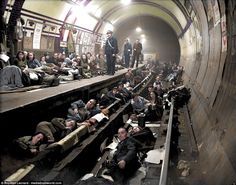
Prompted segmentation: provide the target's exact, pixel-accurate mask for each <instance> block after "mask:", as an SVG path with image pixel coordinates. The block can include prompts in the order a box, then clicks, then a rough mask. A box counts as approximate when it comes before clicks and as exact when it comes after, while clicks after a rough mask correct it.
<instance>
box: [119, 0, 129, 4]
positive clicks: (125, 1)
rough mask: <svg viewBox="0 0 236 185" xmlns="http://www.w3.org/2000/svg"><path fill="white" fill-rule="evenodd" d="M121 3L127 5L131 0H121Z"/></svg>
mask: <svg viewBox="0 0 236 185" xmlns="http://www.w3.org/2000/svg"><path fill="white" fill-rule="evenodd" d="M121 3H122V4H123V5H129V4H130V3H131V0H121Z"/></svg>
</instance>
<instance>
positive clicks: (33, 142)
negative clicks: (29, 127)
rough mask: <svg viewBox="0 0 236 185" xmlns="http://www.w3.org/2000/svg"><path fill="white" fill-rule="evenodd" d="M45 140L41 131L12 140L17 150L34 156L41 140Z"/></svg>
mask: <svg viewBox="0 0 236 185" xmlns="http://www.w3.org/2000/svg"><path fill="white" fill-rule="evenodd" d="M44 140H45V135H44V134H43V133H41V132H38V133H36V134H34V135H33V136H23V137H20V138H18V139H16V140H15V141H14V144H15V145H16V147H17V148H18V149H20V151H19V152H22V153H23V154H24V155H29V156H34V155H36V154H37V153H38V152H39V151H40V150H41V148H40V146H41V144H42V142H43V141H44Z"/></svg>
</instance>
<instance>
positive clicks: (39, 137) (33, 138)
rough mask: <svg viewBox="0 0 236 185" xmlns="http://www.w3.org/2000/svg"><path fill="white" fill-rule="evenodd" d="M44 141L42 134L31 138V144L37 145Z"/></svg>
mask: <svg viewBox="0 0 236 185" xmlns="http://www.w3.org/2000/svg"><path fill="white" fill-rule="evenodd" d="M43 139H44V135H43V134H42V133H36V134H35V135H34V136H32V141H31V142H32V144H33V145H36V144H38V143H39V142H40V141H43Z"/></svg>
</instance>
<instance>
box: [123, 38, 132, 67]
mask: <svg viewBox="0 0 236 185" xmlns="http://www.w3.org/2000/svg"><path fill="white" fill-rule="evenodd" d="M131 54H132V45H131V43H130V42H129V39H126V40H125V44H124V57H125V67H126V68H129V62H130V55H131Z"/></svg>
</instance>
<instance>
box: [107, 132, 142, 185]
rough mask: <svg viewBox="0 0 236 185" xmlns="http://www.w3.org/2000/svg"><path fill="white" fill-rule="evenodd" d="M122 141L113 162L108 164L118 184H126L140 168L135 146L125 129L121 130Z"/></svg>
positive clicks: (119, 133) (119, 136) (119, 135)
mask: <svg viewBox="0 0 236 185" xmlns="http://www.w3.org/2000/svg"><path fill="white" fill-rule="evenodd" d="M118 138H119V140H120V142H119V144H118V145H117V150H116V152H115V153H114V156H113V158H112V160H111V162H110V163H109V164H108V169H109V173H110V175H111V176H112V178H113V179H114V181H115V182H116V183H117V184H126V183H127V180H128V178H129V177H131V176H132V175H133V174H134V173H135V171H136V170H137V169H138V168H139V167H140V163H139V162H138V157H137V151H136V147H135V144H134V143H133V141H132V140H131V139H130V138H129V137H128V133H127V131H126V129H125V128H119V130H118Z"/></svg>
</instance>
